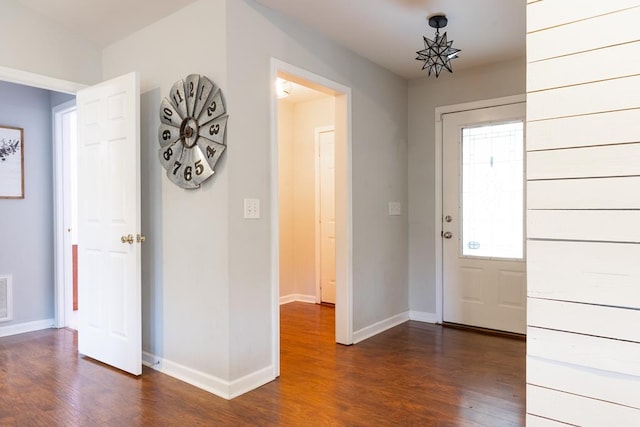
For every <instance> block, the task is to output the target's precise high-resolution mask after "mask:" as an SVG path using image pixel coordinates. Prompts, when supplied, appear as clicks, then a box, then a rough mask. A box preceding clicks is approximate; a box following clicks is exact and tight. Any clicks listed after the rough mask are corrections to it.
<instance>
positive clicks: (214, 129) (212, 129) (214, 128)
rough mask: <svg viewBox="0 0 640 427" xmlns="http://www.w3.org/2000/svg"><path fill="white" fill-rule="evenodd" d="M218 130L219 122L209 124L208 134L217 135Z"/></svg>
mask: <svg viewBox="0 0 640 427" xmlns="http://www.w3.org/2000/svg"><path fill="white" fill-rule="evenodd" d="M218 132H220V125H219V124H217V123H216V124H213V125H211V127H209V135H217V134H218Z"/></svg>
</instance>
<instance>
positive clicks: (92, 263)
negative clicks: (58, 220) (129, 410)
mask: <svg viewBox="0 0 640 427" xmlns="http://www.w3.org/2000/svg"><path fill="white" fill-rule="evenodd" d="M77 112H78V113H77V114H78V116H77V120H78V294H79V306H80V322H79V329H78V351H79V352H80V353H82V354H84V355H86V356H89V357H92V358H94V359H96V360H99V361H101V362H103V363H106V364H108V365H111V366H114V367H116V368H118V369H121V370H123V371H126V372H129V373H131V374H133V375H140V374H141V373H142V337H141V336H142V332H141V289H140V287H141V264H140V261H141V260H140V258H141V255H140V254H141V248H140V243H141V242H142V240H144V239H142V238H141V236H140V234H139V233H140V125H139V123H140V120H139V118H140V85H139V77H138V74H137V73H131V74H127V75H124V76H122V77H118V78H116V79H113V80H109V81H107V82H103V83H101V84H99V85H97V86H93V87H90V88H86V89H82V90H80V91H78V93H77Z"/></svg>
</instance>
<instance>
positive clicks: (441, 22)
mask: <svg viewBox="0 0 640 427" xmlns="http://www.w3.org/2000/svg"><path fill="white" fill-rule="evenodd" d="M448 23H449V20H448V19H447V17H446V16H445V15H441V14H437V15H431V16H430V17H429V26H430V27H431V28H435V29H436V30H439V29H440V28H444V27H446V26H447V24H448Z"/></svg>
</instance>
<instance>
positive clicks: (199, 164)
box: [196, 160, 204, 175]
mask: <svg viewBox="0 0 640 427" xmlns="http://www.w3.org/2000/svg"><path fill="white" fill-rule="evenodd" d="M202 172H204V166H202V160H198V161H197V162H196V175H202Z"/></svg>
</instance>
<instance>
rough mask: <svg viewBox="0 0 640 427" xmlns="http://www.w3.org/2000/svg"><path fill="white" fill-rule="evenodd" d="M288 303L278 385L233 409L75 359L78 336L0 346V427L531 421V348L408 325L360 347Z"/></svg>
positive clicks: (149, 378) (40, 336)
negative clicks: (342, 341)
mask: <svg viewBox="0 0 640 427" xmlns="http://www.w3.org/2000/svg"><path fill="white" fill-rule="evenodd" d="M333 313H334V311H333V309H332V308H328V307H324V306H319V305H315V304H305V303H291V304H286V305H283V306H282V307H281V324H282V331H281V340H282V345H281V348H282V361H281V363H282V365H281V377H280V378H279V379H278V380H276V381H273V382H271V383H269V384H267V385H265V386H263V387H261V388H259V389H257V390H255V391H252V392H249V393H247V394H245V395H242V396H240V397H238V398H236V399H234V400H232V401H227V400H224V399H221V398H219V397H216V396H214V395H212V394H210V393H207V392H205V391H203V390H200V389H197V388H195V387H192V386H190V385H187V384H185V383H183V382H181V381H178V380H176V379H174V378H171V377H169V376H166V375H163V374H160V373H158V372H156V371H153V370H151V369H148V368H144V373H143V375H142V377H141V378H134V377H131V376H128V375H126V374H122V373H121V372H119V371H115V370H113V369H111V368H108V367H105V366H104V365H101V364H99V363H96V362H94V361H92V360H90V359H87V358H84V357H80V358H79V357H78V356H77V353H76V348H77V347H76V346H77V339H76V334H75V332H73V331H71V330H67V329H60V330H56V329H49V330H44V331H40V332H33V333H29V334H23V335H15V336H12V337H6V338H2V339H0V393H2V396H3V398H2V399H1V400H0V425H2V426H5V425H9V426H11V425H29V426H31V425H47V426H53V425H65V426H68V425H157V426H160V425H162V426H168V425H180V426H192V425H212V426H213V425H216V426H217V425H259V426H266V425H307V426H308V425H362V426H370V425H377V426H381V425H420V426H431V425H434V426H471V425H485V426H486V425H490V426H518V425H524V405H525V342H524V341H520V340H514V339H511V338H502V337H494V336H486V335H480V334H477V333H475V332H468V331H461V330H456V329H448V328H442V327H440V326H435V325H431V324H425V323H418V322H408V323H405V324H402V325H400V326H397V327H395V328H393V329H391V330H389V331H387V332H385V333H382V334H380V335H378V336H375V337H373V338H370V339H369V340H366V341H364V342H361V343H359V344H358V345H355V346H350V347H345V346H340V345H336V344H334V341H333V325H334V319H333Z"/></svg>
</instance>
